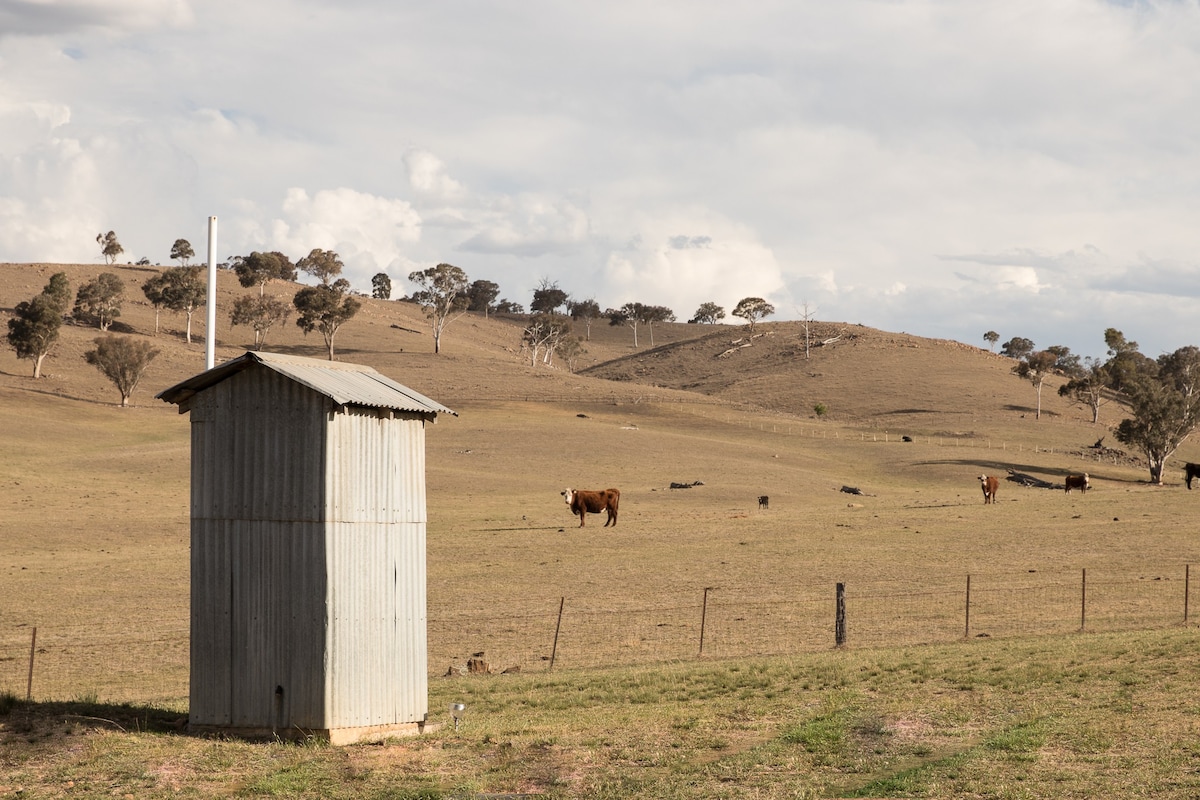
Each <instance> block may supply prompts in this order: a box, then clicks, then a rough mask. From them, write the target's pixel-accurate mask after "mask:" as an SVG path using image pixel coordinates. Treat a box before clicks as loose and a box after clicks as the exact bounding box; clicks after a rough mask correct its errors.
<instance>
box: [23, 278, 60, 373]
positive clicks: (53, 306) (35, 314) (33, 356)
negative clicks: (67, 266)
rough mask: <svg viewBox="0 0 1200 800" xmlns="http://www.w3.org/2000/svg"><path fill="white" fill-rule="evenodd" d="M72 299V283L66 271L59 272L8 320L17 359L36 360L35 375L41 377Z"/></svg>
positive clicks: (34, 361)
mask: <svg viewBox="0 0 1200 800" xmlns="http://www.w3.org/2000/svg"><path fill="white" fill-rule="evenodd" d="M70 299H71V285H70V283H69V282H68V281H67V276H66V273H63V272H57V273H55V274H54V275H51V276H50V282H49V283H47V284H46V287H45V288H44V289H42V291H41V294H38V295H36V296H35V297H34V298H33V299H32V300H26V301H22V302H20V303H17V306H16V308H14V309H13V316H12V317H11V318H10V319H9V320H8V344H9V345H10V346H11V347H12V348H13V350H15V351H16V353H17V358H28V359H30V360H31V361H33V377H34V378H35V379H36V378H40V377H42V362H43V361H44V360H45V359H46V356H48V355H49V354H50V351H51V350H52V349H53V348H54V344H55V342H57V341H58V334H59V330H60V329H61V328H62V322H63V312H65V311H66V309H67V303H68V302H70Z"/></svg>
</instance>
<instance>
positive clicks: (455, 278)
mask: <svg viewBox="0 0 1200 800" xmlns="http://www.w3.org/2000/svg"><path fill="white" fill-rule="evenodd" d="M408 279H409V280H410V281H412V282H413V283H415V284H416V285H417V286H420V287H421V288H420V289H419V290H418V291H416V292H413V294H412V300H413V302H415V303H416V304H417V305H419V306H421V307H422V308H423V309H425V316H426V317H428V318H429V322H430V324H431V325H432V327H433V352H434V353H440V352H442V334H443V333H444V332H445V330H446V326H447V325H449V324H450V323H451V322H453V321H454V320H455V319H457V318H458V317H461V316H462V315H463V314H465V313H467V307H468V305H469V303H470V300H469V298H468V297H467V294H466V292H467V287H468V285H469V284H468V281H467V273H465V272H463V271H462V270H461V269H460V268H458V267H456V266H454V265H453V264H438V265H437V266H436V267H429V268H428V269H423V270H417V271H415V272H410V273H409V274H408Z"/></svg>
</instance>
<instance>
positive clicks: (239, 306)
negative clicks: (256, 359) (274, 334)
mask: <svg viewBox="0 0 1200 800" xmlns="http://www.w3.org/2000/svg"><path fill="white" fill-rule="evenodd" d="M290 314H291V309H290V308H289V307H288V306H287V305H286V304H285V303H284V302H283V301H282V300H280V299H279V298H277V297H257V296H255V295H244V296H242V297H239V298H238V299H237V300H235V301H234V302H233V309H232V310H231V311H230V312H229V324H230V325H233V326H237V325H249V326H250V327H251V328H253V329H254V349H255V350H262V349H263V347H264V346H265V345H266V343H267V333H268V332H269V331H270V330H271V328H273V327H274V326H275V325H276V324H278V323H280V322H283V321H285V320H286V319H287V318H288V316H290Z"/></svg>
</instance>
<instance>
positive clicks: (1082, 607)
mask: <svg viewBox="0 0 1200 800" xmlns="http://www.w3.org/2000/svg"><path fill="white" fill-rule="evenodd" d="M1079 630H1081V631H1082V630H1087V567H1084V568H1083V584H1082V587H1081V589H1080V593H1079Z"/></svg>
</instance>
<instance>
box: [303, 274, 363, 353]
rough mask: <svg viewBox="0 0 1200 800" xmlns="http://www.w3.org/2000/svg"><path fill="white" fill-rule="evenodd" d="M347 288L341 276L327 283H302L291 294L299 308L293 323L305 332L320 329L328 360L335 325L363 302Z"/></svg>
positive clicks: (331, 349) (350, 314) (342, 322)
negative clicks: (307, 284) (303, 285)
mask: <svg viewBox="0 0 1200 800" xmlns="http://www.w3.org/2000/svg"><path fill="white" fill-rule="evenodd" d="M349 290H350V283H349V281H347V280H346V279H345V278H341V279H338V280H336V281H334V282H333V283H331V284H329V285H325V284H322V285H320V286H305V287H304V288H303V289H301V290H300V291H298V292H296V296H295V297H293V298H292V305H294V306H295V307H296V311H297V312H299V316H298V317H297V318H296V324H297V325H298V326H300V330H302V331H304V334H305V335H306V336H307V335H308V334H310V333H312V332H313V331H320V333H321V335H322V336H323V337H324V338H325V347H326V349H327V350H328V352H329V360H330V361H333V339H334V337H335V336H336V335H337V332H338V329H339V328H341V327H342V325H344V324H345V323H346V322H347V321H348V320H350V319H351V318H353V317H354V315H355V314H357V313H358V310H359V308H361V307H362V303H361V302H360V301H359V300H358V299H357V298H355V297H353V296H351V295H350V292H349Z"/></svg>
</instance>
